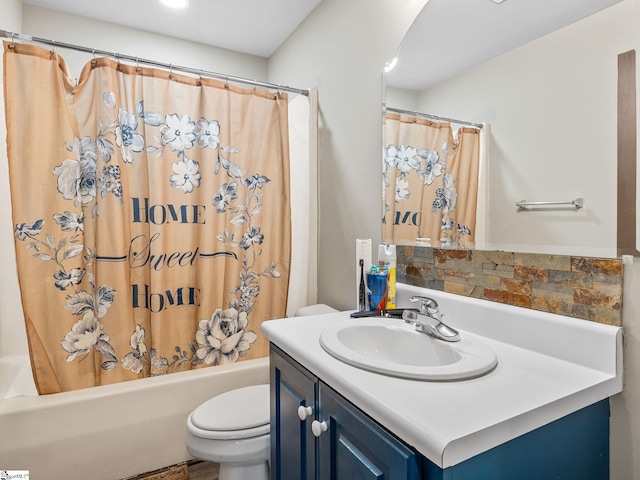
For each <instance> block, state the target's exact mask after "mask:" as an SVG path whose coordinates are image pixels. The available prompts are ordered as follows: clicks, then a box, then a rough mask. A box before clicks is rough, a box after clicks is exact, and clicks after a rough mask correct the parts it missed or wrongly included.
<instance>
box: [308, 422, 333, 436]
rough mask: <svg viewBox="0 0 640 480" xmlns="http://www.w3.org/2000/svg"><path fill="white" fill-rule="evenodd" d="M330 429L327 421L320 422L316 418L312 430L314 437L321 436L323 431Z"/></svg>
mask: <svg viewBox="0 0 640 480" xmlns="http://www.w3.org/2000/svg"><path fill="white" fill-rule="evenodd" d="M328 429H329V427H328V426H327V422H319V421H318V420H314V421H313V423H312V424H311V431H312V432H313V436H314V437H319V436H320V435H322V432H326V431H327V430H328Z"/></svg>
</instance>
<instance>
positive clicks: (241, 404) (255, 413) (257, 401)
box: [191, 384, 269, 431]
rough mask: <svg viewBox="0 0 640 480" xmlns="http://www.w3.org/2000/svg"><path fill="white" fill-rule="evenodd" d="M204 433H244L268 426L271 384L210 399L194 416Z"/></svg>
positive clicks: (193, 420)
mask: <svg viewBox="0 0 640 480" xmlns="http://www.w3.org/2000/svg"><path fill="white" fill-rule="evenodd" d="M191 422H192V423H193V425H194V426H196V427H198V428H201V429H202V430H223V431H229V430H244V429H247V428H254V427H259V426H262V425H266V424H268V423H269V384H266V385H252V386H250V387H243V388H238V389H237V390H231V391H229V392H225V393H222V394H220V395H217V396H215V397H213V398H212V399H210V400H207V401H206V402H204V403H203V404H202V405H200V406H199V407H198V408H196V409H195V410H194V411H193V413H192V415H191Z"/></svg>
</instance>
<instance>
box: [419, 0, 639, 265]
mask: <svg viewBox="0 0 640 480" xmlns="http://www.w3.org/2000/svg"><path fill="white" fill-rule="evenodd" d="M636 8H637V2H636V1H635V0H627V1H623V2H621V3H619V4H617V5H614V6H612V7H610V8H608V9H605V10H603V11H601V12H599V13H596V14H594V15H592V16H590V17H588V18H586V19H584V20H581V21H579V22H576V23H574V24H572V25H569V26H567V27H565V28H563V29H560V30H558V31H556V32H554V33H551V34H549V35H546V36H544V37H542V38H540V39H538V40H536V41H533V42H530V43H529V44H526V45H524V46H522V47H520V48H517V49H515V50H512V51H511V52H508V53H506V54H504V55H501V56H499V57H497V58H495V59H493V60H490V61H487V62H484V63H483V64H481V65H479V66H477V67H474V68H472V69H470V70H468V71H467V72H465V73H463V74H461V75H459V76H458V77H456V78H454V79H452V80H449V81H446V82H443V83H442V84H440V85H438V86H436V87H433V88H430V89H428V90H426V91H425V92H422V93H421V95H420V97H419V100H418V102H419V103H418V109H419V110H420V111H425V112H429V113H435V114H439V115H444V116H450V117H454V118H461V119H465V120H470V121H473V122H482V121H487V122H490V123H491V132H492V142H491V145H490V162H489V163H490V166H489V171H490V178H489V212H490V213H489V225H488V228H489V231H488V233H489V236H488V241H489V242H490V243H502V244H515V245H522V244H531V245H570V246H571V247H572V248H575V247H605V248H606V247H608V248H615V245H616V215H615V212H616V208H617V207H616V185H617V169H616V134H617V131H616V121H617V73H618V72H617V68H618V67H617V56H618V54H620V53H623V52H626V51H628V50H631V49H633V48H635V46H636V42H635V38H636V33H635V32H636V31H637V21H636ZM578 197H583V198H584V201H585V207H584V208H583V209H581V210H577V211H576V210H566V209H565V210H562V211H545V212H519V211H518V209H517V208H516V206H515V203H516V202H518V201H520V200H523V199H526V200H529V201H558V200H561V201H564V200H573V199H575V198H578ZM613 252H614V254H615V250H614V251H613ZM574 253H575V252H574Z"/></svg>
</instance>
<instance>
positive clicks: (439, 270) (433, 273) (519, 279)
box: [397, 246, 622, 326]
mask: <svg viewBox="0 0 640 480" xmlns="http://www.w3.org/2000/svg"><path fill="white" fill-rule="evenodd" d="M397 248H398V252H397V253H398V262H397V280H398V281H399V282H402V283H406V284H409V285H416V286H420V287H427V288H431V289H434V290H441V291H444V292H448V293H453V294H457V295H464V296H468V297H474V298H480V299H484V300H489V301H492V302H499V303H507V304H509V305H515V306H518V307H524V308H532V309H534V310H542V311H545V312H550V313H558V314H561V315H567V316H569V317H575V318H582V319H585V320H591V321H595V322H599V323H606V324H609V325H616V326H621V325H622V261H621V260H620V259H609V258H589V257H573V256H566V255H543V254H531V253H515V252H503V251H478V250H453V249H443V248H433V247H419V246H412V247H411V246H398V247H397Z"/></svg>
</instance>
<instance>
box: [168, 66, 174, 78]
mask: <svg viewBox="0 0 640 480" xmlns="http://www.w3.org/2000/svg"><path fill="white" fill-rule="evenodd" d="M174 76H175V75H174V74H173V63H170V64H169V78H170V79H171V80H173V77H174Z"/></svg>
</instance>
